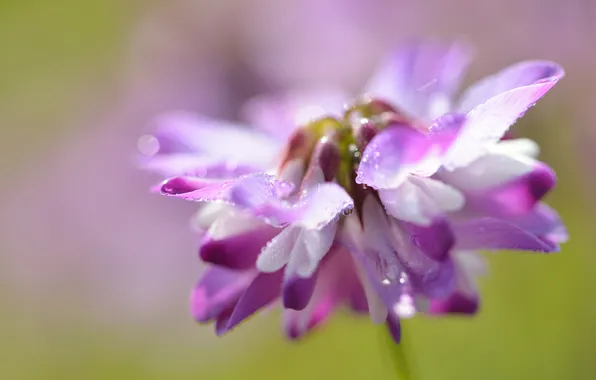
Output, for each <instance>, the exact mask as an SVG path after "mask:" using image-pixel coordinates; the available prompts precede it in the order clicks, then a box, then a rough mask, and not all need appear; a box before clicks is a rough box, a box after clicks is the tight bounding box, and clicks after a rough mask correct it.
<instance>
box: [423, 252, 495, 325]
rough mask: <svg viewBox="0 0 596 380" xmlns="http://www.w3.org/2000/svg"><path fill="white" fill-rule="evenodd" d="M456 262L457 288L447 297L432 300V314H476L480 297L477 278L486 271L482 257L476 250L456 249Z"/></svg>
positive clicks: (429, 310)
mask: <svg viewBox="0 0 596 380" xmlns="http://www.w3.org/2000/svg"><path fill="white" fill-rule="evenodd" d="M452 257H453V260H454V261H455V263H456V272H457V273H456V275H457V289H456V290H455V291H454V292H453V293H451V294H449V295H448V296H447V297H441V298H433V299H431V300H430V304H429V308H428V312H429V313H430V314H439V315H441V314H451V313H456V314H475V313H476V312H477V311H478V308H479V302H480V299H479V297H478V292H477V290H476V278H477V277H479V276H481V275H483V274H484V273H485V271H486V269H485V263H484V260H483V259H482V257H481V256H480V255H478V254H476V253H475V252H468V251H454V252H453V253H452Z"/></svg>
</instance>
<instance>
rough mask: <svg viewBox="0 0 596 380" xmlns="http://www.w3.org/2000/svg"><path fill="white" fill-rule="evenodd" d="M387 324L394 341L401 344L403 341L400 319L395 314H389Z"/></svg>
mask: <svg viewBox="0 0 596 380" xmlns="http://www.w3.org/2000/svg"><path fill="white" fill-rule="evenodd" d="M385 323H386V324H387V328H388V330H389V334H390V335H391V338H393V341H394V342H395V343H399V342H400V341H401V323H400V321H399V317H398V316H397V315H396V314H395V313H389V314H388V315H387V321H386V322H385Z"/></svg>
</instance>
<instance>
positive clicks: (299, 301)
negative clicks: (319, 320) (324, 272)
mask: <svg viewBox="0 0 596 380" xmlns="http://www.w3.org/2000/svg"><path fill="white" fill-rule="evenodd" d="M316 282H317V272H315V273H314V274H313V275H312V276H310V277H308V278H303V277H299V276H292V277H291V278H289V279H287V280H286V281H284V284H283V289H282V297H283V304H284V307H285V308H287V309H292V310H302V309H304V308H305V307H306V305H308V302H309V301H310V298H311V297H312V294H313V291H314V289H315V284H316Z"/></svg>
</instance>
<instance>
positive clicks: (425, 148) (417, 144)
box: [356, 126, 441, 189]
mask: <svg viewBox="0 0 596 380" xmlns="http://www.w3.org/2000/svg"><path fill="white" fill-rule="evenodd" d="M438 153H439V149H437V148H436V147H435V145H434V144H433V142H432V140H431V139H429V138H428V136H426V135H424V134H422V133H420V132H419V131H417V130H415V129H413V128H409V127H407V126H399V127H398V126H394V127H391V128H388V129H387V130H385V131H383V132H382V133H380V134H378V135H377V136H375V137H374V138H373V139H372V141H371V142H370V143H369V144H368V146H367V147H366V149H365V150H364V152H363V153H362V159H361V161H360V165H359V166H358V171H357V176H356V183H359V184H364V185H367V186H370V187H373V188H375V189H395V188H397V187H398V186H399V185H401V184H402V183H403V182H404V181H405V180H406V179H407V178H408V176H409V175H410V174H411V173H415V172H417V171H421V172H425V173H427V174H428V173H430V174H432V173H433V172H434V171H436V170H437V169H438V168H439V167H440V165H441V164H440V156H439V155H438ZM430 174H429V175H430Z"/></svg>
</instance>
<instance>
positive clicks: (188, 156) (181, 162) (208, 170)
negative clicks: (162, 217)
mask: <svg viewBox="0 0 596 380" xmlns="http://www.w3.org/2000/svg"><path fill="white" fill-rule="evenodd" d="M140 161H141V163H140V166H141V167H142V168H143V169H145V170H149V171H153V172H156V173H159V174H161V175H163V176H166V177H172V176H178V175H187V176H193V177H204V178H222V179H229V178H235V177H239V176H242V175H246V174H251V173H256V172H260V171H262V169H260V168H258V167H256V166H249V165H243V164H238V163H236V162H231V161H229V162H222V161H219V160H217V159H216V160H213V159H212V158H210V157H205V156H200V155H197V154H193V153H173V154H163V155H156V156H153V157H143V158H141V160H140Z"/></svg>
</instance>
